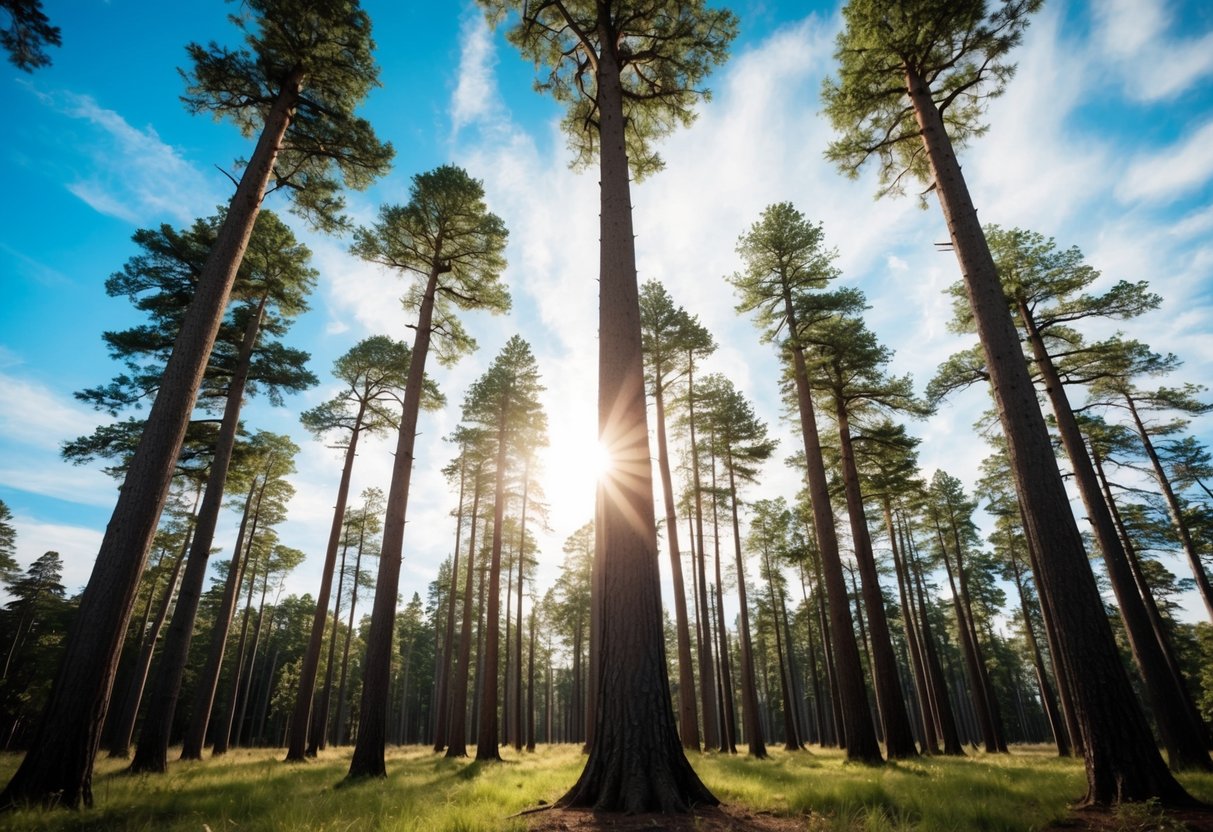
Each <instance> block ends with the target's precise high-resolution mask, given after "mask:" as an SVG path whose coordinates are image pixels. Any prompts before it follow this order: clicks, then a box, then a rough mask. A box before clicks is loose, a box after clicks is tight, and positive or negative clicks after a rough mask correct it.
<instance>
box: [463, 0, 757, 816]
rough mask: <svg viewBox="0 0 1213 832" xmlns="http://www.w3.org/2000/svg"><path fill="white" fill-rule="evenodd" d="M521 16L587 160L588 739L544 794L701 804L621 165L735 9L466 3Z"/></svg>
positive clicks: (719, 46) (635, 163)
mask: <svg viewBox="0 0 1213 832" xmlns="http://www.w3.org/2000/svg"><path fill="white" fill-rule="evenodd" d="M482 5H484V6H485V7H486V8H488V9H489V11H490V15H492V16H494V17H500V16H501V15H503V14H504V13H505V12H506V11H507V10H511V11H517V12H520V13H521V19H520V20H519V21H518V23H517V25H516V26H514V27H513V28H512V29H511V30H510V33H509V37H510V40H511V41H512V42H513V43H514V44H515V45H516V46H518V47H519V49H520V50H521V51H522V53H523V56H524V57H526V58H527V59H528V60H532V61H534V62H535V64H536V66H543V67H544V68H545V70H546V72H547V74H546V76H545V78H544V80H543V81H541V82H540V87H541V88H542V89H543V90H544V91H546V92H550V93H551V94H552V96H553V97H554V98H556V100H557V101H559V102H561V103H562V104H565V105H567V110H566V114H565V120H564V127H565V132H566V134H567V135H568V137H569V141H570V145H571V146H572V149H573V152H574V155H575V156H576V159H577V163H578V164H580V165H583V166H588V165H589V164H590V163H591V162H592V161H593V160H594V159H597V161H598V163H599V186H600V197H601V205H600V214H599V217H600V223H601V235H600V255H601V256H600V260H599V328H598V344H599V353H598V354H599V377H598V423H599V442H600V443H601V444H602V446H603V447H604V448H606V449H607V451H608V453H609V454H610V455H611V459H612V466H613V467H612V471H611V473H609V474H608V475H607V476H606V477H605V478H604V480H603V481H602V482H601V483H600V484H599V498H598V500H597V504H598V509H597V518H596V522H595V531H596V533H597V534H598V536H599V537H598V540H599V545H598V548H597V554H596V556H597V557H598V558H599V559H600V561H601V563H600V568H599V569H597V570H596V575H595V581H596V582H597V583H598V584H599V586H601V588H602V593H601V595H600V596H599V597H598V598H596V599H595V600H594V606H595V608H596V609H599V610H600V611H601V620H602V625H603V626H602V628H601V639H598V637H597V636H595V639H596V641H597V642H598V643H597V649H596V650H595V651H594V652H595V653H596V657H595V667H596V668H598V669H599V672H596V673H592V674H591V675H592V677H593V678H594V679H595V682H596V688H597V689H596V690H594V691H593V692H592V693H591V695H592V696H593V697H594V700H595V703H596V704H595V707H594V715H595V724H594V735H593V742H592V744H591V747H590V755H589V759H588V760H587V761H586V767H585V769H584V770H583V772H582V775H581V778H580V779H579V781H578V783H577V784H576V785H575V786H574V787H573V789H572V790H571V791H570V792H569V793H568V794H567V795H565V796H564V797H563V798H562V799H561V801H560V803H561V805H564V806H586V807H590V806H592V807H594V808H596V809H599V810H604V811H628V812H640V811H651V810H661V811H681V810H686V809H687V808H688V807H689V806H691V805H694V804H698V803H715V802H716V800H715V798H714V797H712V795H711V793H710V792H709V791H708V790H707V789H706V788H705V787H704V786H703V784H702V783H701V782H700V781H699V778H698V777H697V776H696V774H695V772H694V771H693V770H692V769H691V767H690V764H689V763H688V762H687V761H686V757H685V755H684V754H683V752H682V748H681V746H680V744H679V740H678V732H677V728H676V726H675V720H674V715H673V713H672V711H671V707H670V697H669V679H668V678H667V677H666V669H665V660H664V656H663V655H662V652H663V651H662V650H660V649H658V650H654V649H653V645H660V644H662V623H661V597H660V595H661V591H660V581H659V577H658V572H657V562H656V557H655V555H656V547H657V532H656V520H655V517H654V511H653V488H652V472H651V469H650V463H649V459H650V454H649V442H648V428H647V414H646V411H645V398H644V359H643V354H642V350H641V336H640V315H639V301H638V295H639V292H638V289H637V285H636V247H635V240H634V235H633V226H632V199H631V185H630V182H629V172H630V173H631V174H633V175H635V176H637V177H644V176H645V175H647V174H650V173H653V172H655V171H656V170H657V169H659V168H660V166H661V160H660V157H659V156H658V155H657V153H656V151H655V150H654V148H653V142H654V141H655V140H656V139H657V138H659V137H660V136H662V135H663V134H665V133H667V132H669V131H670V130H671V129H672V128H673V127H675V126H676V125H679V124H688V123H689V122H690V121H691V120H692V119H693V118H694V110H693V107H694V104H695V103H696V102H697V101H698V100H699V99H700V98H701V97H702V96H703V92H702V91H701V89H700V83H701V81H702V80H703V78H704V77H706V75H707V74H708V72H709V70H710V69H711V67H712V66H713V65H715V64H718V63H721V62H722V61H723V60H724V58H725V55H726V52H727V48H728V44H729V42H730V41H731V40H732V38H733V35H734V33H735V31H736V19H735V18H734V17H733V15H732V14H731V13H730V12H728V11H726V10H723V9H708V8H707V7H706V5H705V4H704V3H703V2H702V0H664V2H656V3H640V2H634V0H607V1H603V0H594V2H590V0H573V1H571V2H564V0H539V2H530V1H529V0H526V1H525V2H520V1H519V0H482Z"/></svg>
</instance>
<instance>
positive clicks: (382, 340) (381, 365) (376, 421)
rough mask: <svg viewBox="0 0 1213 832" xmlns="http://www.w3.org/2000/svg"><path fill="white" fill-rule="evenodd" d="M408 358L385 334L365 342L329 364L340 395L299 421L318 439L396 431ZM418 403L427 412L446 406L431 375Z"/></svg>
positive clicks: (403, 347)
mask: <svg viewBox="0 0 1213 832" xmlns="http://www.w3.org/2000/svg"><path fill="white" fill-rule="evenodd" d="M411 353H412V350H410V349H409V346H408V344H405V343H404V342H402V341H396V340H394V339H392V338H389V337H388V336H386V335H372V336H371V337H369V338H363V339H362V340H361V341H359V342H358V343H357V344H355V345H354V346H352V347H350V348H349V350H347V351H346V353H345V354H344V355H342V356H341V357H340V358H338V359H337V360H336V361H334V362H333V376H334V377H336V378H337V380H338V381H341V382H344V387H342V389H341V391H340V392H339V393H338V394H337V395H336V396H334V397H333V398H331V399H329V400H328V401H326V402H323V403H321V404H318V405H316V407H313V408H311V409H310V410H305V411H304V412H303V413H302V414H300V416H299V420H300V421H301V422H303V426H304V427H305V428H307V429H308V430H309V431H311V433H312V434H313V435H314V436H316V438H318V439H319V438H320V437H321V436H323V435H324V434H326V433H328V432H329V431H333V430H342V431H353V430H355V429H357V430H360V431H364V432H366V433H370V434H382V433H384V432H386V431H388V430H389V429H393V428H396V427H398V426H399V424H400V413H401V407H402V406H403V404H404V387H405V384H406V382H407V381H408V376H409V364H410V362H411ZM421 404H422V406H423V407H426V408H429V409H437V408H440V407H442V406H443V405H444V404H445V399H444V398H443V396H442V393H441V392H439V390H438V385H437V383H435V382H434V380H433V379H432V378H430V377H429V376H426V377H425V382H424V389H423V391H422V398H421ZM360 412H361V422H358V417H359V413H360Z"/></svg>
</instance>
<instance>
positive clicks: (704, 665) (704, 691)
mask: <svg viewBox="0 0 1213 832" xmlns="http://www.w3.org/2000/svg"><path fill="white" fill-rule="evenodd" d="M687 426H688V429H689V431H690V438H691V480H692V487H693V489H694V491H695V535H694V537H693V538H692V542H693V543H694V548H693V550H692V554H693V555H694V557H695V569H696V572H697V574H698V576H699V586H698V592H699V595H698V598H699V601H698V604H699V610H700V614H701V616H702V626H703V633H702V641H701V643H700V650H699V695H700V699H701V702H702V705H703V746H704V749H705V750H706V749H711V748H718V749H720V750H721V751H723V750H725V748H724V745H723V743H722V742H721V726H720V710H719V707H718V706H717V703H716V683H715V678H716V663H715V661H714V660H713V657H712V625H711V621H710V616H709V615H708V590H707V564H706V560H707V555H706V553H705V551H704V546H703V487H702V485H701V483H700V478H699V477H700V470H699V443H698V442H697V441H696V438H695V356H694V355H693V354H691V353H688V354H687Z"/></svg>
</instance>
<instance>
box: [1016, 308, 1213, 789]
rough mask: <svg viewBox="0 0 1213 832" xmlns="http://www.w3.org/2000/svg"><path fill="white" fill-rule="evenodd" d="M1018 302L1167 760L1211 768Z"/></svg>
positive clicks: (1047, 359)
mask: <svg viewBox="0 0 1213 832" xmlns="http://www.w3.org/2000/svg"><path fill="white" fill-rule="evenodd" d="M1016 306H1017V309H1018V312H1019V319H1020V321H1021V322H1022V324H1023V327H1024V331H1025V332H1026V333H1027V336H1028V344H1029V345H1030V346H1031V348H1032V356H1033V358H1035V359H1036V367H1037V369H1038V370H1039V371H1040V374H1041V379H1042V380H1043V381H1044V386H1045V393H1046V394H1047V395H1048V397H1049V403H1050V404H1051V405H1052V406H1053V415H1054V417H1055V418H1056V420H1057V431H1058V433H1059V434H1061V443H1062V446H1063V447H1064V448H1065V450H1066V456H1067V457H1068V458H1069V460H1070V468H1071V470H1073V472H1074V479H1075V482H1076V484H1077V486H1078V493H1079V496H1081V497H1082V504H1083V507H1084V508H1086V510H1087V519H1088V520H1089V521H1090V523H1091V526H1092V528H1093V529H1094V531H1095V540H1096V543H1097V544H1098V546H1099V550H1100V552H1101V553H1102V554H1103V558H1104V565H1105V566H1106V567H1107V570H1108V578H1109V580H1110V581H1111V583H1112V591H1113V592H1114V593H1115V594H1116V601H1117V604H1118V605H1119V607H1120V618H1121V621H1122V622H1124V626H1125V635H1126V636H1127V638H1128V640H1129V648H1130V650H1131V651H1132V653H1133V659H1134V661H1135V662H1136V663H1137V668H1138V670H1139V671H1140V672H1141V678H1142V680H1143V681H1144V682H1145V685H1146V691H1147V693H1148V695H1149V697H1150V704H1151V706H1152V707H1151V711H1152V712H1153V714H1154V722H1155V724H1156V725H1157V726H1158V731H1159V734H1160V735H1161V737H1162V744H1163V747H1164V748H1166V750H1167V759H1168V761H1169V762H1170V765H1171V768H1172V769H1176V770H1178V769H1184V768H1194V769H1202V770H1205V771H1211V770H1213V761H1211V760H1210V759H1209V752H1208V751H1207V750H1206V749H1205V743H1204V737H1203V734H1204V726H1203V725H1202V723H1201V722H1200V721H1199V720H1197V721H1193V720H1192V719H1191V718H1190V716H1189V711H1188V708H1187V702H1186V701H1185V700H1186V699H1187V696H1186V694H1185V693H1184V691H1183V689H1182V688H1181V687H1180V686H1178V685H1177V684H1176V683H1175V679H1174V677H1173V676H1172V675H1171V669H1170V667H1169V666H1168V664H1167V660H1166V656H1165V655H1164V654H1163V648H1162V645H1161V644H1159V640H1158V637H1157V634H1156V633H1155V632H1154V630H1153V628H1152V627H1151V626H1150V619H1149V614H1148V613H1147V612H1146V605H1145V602H1144V601H1142V598H1141V594H1140V593H1139V592H1138V589H1137V583H1136V581H1135V580H1134V578H1133V572H1132V570H1131V569H1130V568H1129V563H1128V559H1127V558H1126V556H1125V551H1124V547H1123V546H1121V543H1120V537H1119V536H1118V535H1117V533H1116V524H1115V523H1114V522H1113V521H1112V515H1111V513H1110V512H1109V511H1108V505H1107V503H1106V502H1105V501H1104V497H1103V494H1102V493H1101V491H1100V488H1099V480H1098V478H1097V477H1096V475H1095V468H1094V466H1093V465H1092V464H1091V457H1090V454H1088V453H1087V445H1086V442H1085V441H1084V440H1083V437H1082V433H1081V431H1080V430H1079V427H1078V420H1077V419H1075V418H1074V411H1073V409H1071V407H1070V400H1069V397H1068V396H1067V395H1066V390H1065V387H1064V386H1063V385H1062V382H1061V378H1060V377H1059V376H1058V375H1057V369H1056V368H1055V367H1054V366H1053V359H1052V357H1051V356H1050V355H1049V352H1048V349H1047V348H1046V346H1045V343H1044V339H1043V338H1042V337H1041V334H1040V330H1039V328H1038V327H1037V323H1036V320H1035V318H1034V317H1033V315H1032V312H1031V310H1030V309H1028V305H1027V303H1026V302H1025V301H1024V300H1023V299H1022V298H1020V299H1018V300H1017V301H1016Z"/></svg>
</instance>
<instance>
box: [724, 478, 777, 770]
mask: <svg viewBox="0 0 1213 832" xmlns="http://www.w3.org/2000/svg"><path fill="white" fill-rule="evenodd" d="M725 469H726V470H727V471H728V472H729V508H730V510H731V514H732V521H733V556H734V562H735V564H736V566H737V602H738V605H739V616H740V626H739V632H738V634H737V635H738V641H739V642H740V644H741V706H742V718H743V719H744V720H745V732H746V744H747V745H748V746H749V752H750V756H751V757H755V758H757V759H759V760H763V759H766V756H767V747H766V743H765V742H764V741H763V728H762V721H761V719H760V718H759V714H758V691H757V690H756V689H755V686H754V645H753V642H752V641H751V639H750V604H749V601H748V599H747V598H746V589H745V582H746V577H745V561H744V559H743V558H742V556H741V525H740V523H739V521H738V516H737V515H738V511H737V479H736V476H735V474H734V471H733V462H732V459H731V458H729V457H727V456H726V459H725Z"/></svg>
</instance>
